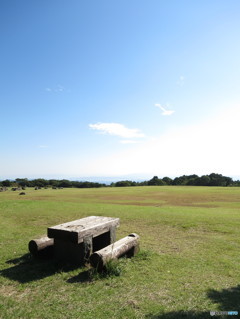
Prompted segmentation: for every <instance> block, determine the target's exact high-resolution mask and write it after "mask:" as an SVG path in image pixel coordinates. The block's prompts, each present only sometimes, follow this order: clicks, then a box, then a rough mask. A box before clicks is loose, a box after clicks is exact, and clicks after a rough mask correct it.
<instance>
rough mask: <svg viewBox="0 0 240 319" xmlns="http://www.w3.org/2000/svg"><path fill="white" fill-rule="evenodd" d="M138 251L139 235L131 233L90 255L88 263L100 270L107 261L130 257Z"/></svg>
mask: <svg viewBox="0 0 240 319" xmlns="http://www.w3.org/2000/svg"><path fill="white" fill-rule="evenodd" d="M138 251H139V236H138V235H137V234H135V233H132V234H130V235H128V236H126V237H124V238H122V239H120V240H118V241H116V242H115V243H113V244H111V245H108V246H107V247H105V248H103V249H101V250H98V251H96V252H94V253H93V254H92V255H91V256H90V264H91V265H92V266H93V267H94V268H97V269H98V270H102V269H103V267H104V266H105V265H106V263H107V262H108V261H110V260H111V259H117V258H119V257H122V256H127V257H132V256H134V255H135V254H136V253H137V252H138Z"/></svg>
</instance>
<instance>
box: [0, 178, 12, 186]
mask: <svg viewBox="0 0 240 319" xmlns="http://www.w3.org/2000/svg"><path fill="white" fill-rule="evenodd" d="M11 184H12V183H11V182H10V180H9V179H5V180H4V181H2V186H3V187H10V186H11Z"/></svg>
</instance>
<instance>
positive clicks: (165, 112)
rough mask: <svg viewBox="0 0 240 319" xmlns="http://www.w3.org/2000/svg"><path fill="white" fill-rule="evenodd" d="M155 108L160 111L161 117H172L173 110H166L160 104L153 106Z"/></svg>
mask: <svg viewBox="0 0 240 319" xmlns="http://www.w3.org/2000/svg"><path fill="white" fill-rule="evenodd" d="M155 106H156V107H158V108H160V109H161V110H162V115H172V114H173V113H174V112H175V111H173V110H167V109H165V107H163V106H162V105H161V104H158V103H157V104H155Z"/></svg>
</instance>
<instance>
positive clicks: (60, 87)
mask: <svg viewBox="0 0 240 319" xmlns="http://www.w3.org/2000/svg"><path fill="white" fill-rule="evenodd" d="M65 90H66V89H65V87H64V86H62V85H60V84H58V85H57V86H55V87H54V88H50V87H47V88H45V91H47V92H56V93H57V92H63V91H65Z"/></svg>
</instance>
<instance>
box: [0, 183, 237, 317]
mask: <svg viewBox="0 0 240 319" xmlns="http://www.w3.org/2000/svg"><path fill="white" fill-rule="evenodd" d="M25 192H26V195H24V196H19V192H12V191H7V192H2V193H0V222H1V232H0V318H1V319H6V318H7V319H12V318H23V319H28V318H29V319H50V318H51V319H61V318H62V319H63V318H64V319H65V318H76V319H77V318H86V319H88V318H89V319H90V318H96V319H101V318H128V319H129V318H130V319H131V318H132V319H135V318H150V319H157V318H167V319H168V318H210V314H209V313H210V311H212V310H215V311H220V310H221V311H231V310H235V311H236V310H238V311H240V268H239V265H240V236H239V230H240V188H230V187H229V188H220V187H219V188H217V187H177V186H164V187H149V186H148V187H130V188H100V189H59V190H53V189H41V190H34V189H27V190H26V191H25ZM90 215H102V216H111V217H119V218H120V224H121V225H120V228H119V229H118V231H117V239H119V238H121V237H124V236H126V235H128V234H130V233H132V232H136V233H137V234H139V235H140V238H141V246H140V247H141V252H140V253H139V255H138V256H136V257H134V258H132V259H126V260H125V259H123V260H120V267H121V269H122V274H121V276H116V277H114V276H112V277H107V278H95V277H93V278H92V277H91V276H89V273H90V272H89V269H88V268H87V267H82V268H75V269H74V268H72V267H71V266H70V265H62V264H60V263H58V262H56V261H54V260H35V259H33V258H32V257H31V256H30V255H29V254H28V242H29V240H31V239H32V238H36V237H38V236H41V235H43V234H46V229H47V227H49V226H53V225H56V224H59V223H63V222H67V221H71V220H75V219H79V218H82V217H86V216H90ZM221 318H224V317H221ZM226 318H227V316H226Z"/></svg>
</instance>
